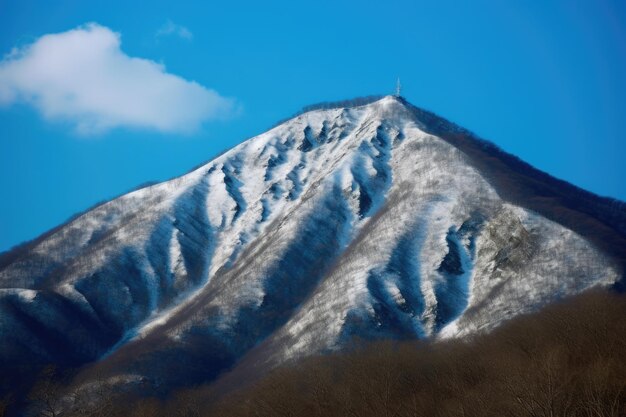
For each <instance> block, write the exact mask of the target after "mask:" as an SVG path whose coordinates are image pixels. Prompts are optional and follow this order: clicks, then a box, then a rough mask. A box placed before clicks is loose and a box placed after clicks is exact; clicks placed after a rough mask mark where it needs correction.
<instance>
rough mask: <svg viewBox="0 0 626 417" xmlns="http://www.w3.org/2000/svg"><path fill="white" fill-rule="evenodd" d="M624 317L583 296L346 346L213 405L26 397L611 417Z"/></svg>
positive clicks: (616, 404) (43, 406) (46, 397)
mask: <svg viewBox="0 0 626 417" xmlns="http://www.w3.org/2000/svg"><path fill="white" fill-rule="evenodd" d="M625 317H626V296H625V295H617V294H610V293H607V292H601V291H592V292H589V293H587V294H583V295H581V296H578V297H576V298H573V299H570V300H567V301H564V302H560V303H557V304H555V305H552V306H550V307H548V308H546V309H545V310H543V311H541V312H539V313H535V314H532V315H528V316H524V317H520V318H517V319H515V320H513V321H510V322H508V323H506V324H505V325H503V326H502V327H500V328H499V329H497V330H495V331H493V332H492V333H489V334H482V335H478V336H474V337H472V338H468V339H464V340H449V341H439V342H415V341H412V342H390V341H381V342H374V343H356V344H355V347H354V348H353V349H352V350H351V351H349V352H342V353H336V354H331V355H326V356H321V357H314V358H309V359H307V360H304V361H301V362H299V363H297V364H294V365H291V366H284V367H281V368H278V369H276V370H274V371H272V372H271V373H270V374H269V375H266V376H265V377H264V378H262V379H261V380H259V381H258V382H256V383H254V384H251V385H249V386H248V387H246V388H243V389H240V390H239V391H237V392H234V393H231V394H229V395H226V396H220V398H219V399H216V398H217V396H216V392H215V390H214V388H213V387H212V386H206V387H198V388H193V389H188V390H185V391H181V392H177V393H175V394H173V395H172V396H171V397H169V398H167V399H156V398H143V399H132V398H129V397H128V396H127V395H125V394H122V393H119V392H116V390H115V389H114V388H113V387H112V386H108V385H106V384H104V383H101V382H99V383H95V384H94V385H93V387H92V388H91V389H89V390H86V391H85V390H82V391H79V392H76V393H74V394H71V395H68V394H65V400H64V404H65V405H63V406H59V404H60V403H58V402H55V400H53V399H52V398H51V396H50V394H51V393H53V392H54V391H55V390H56V389H57V388H56V386H55V385H54V384H51V383H50V381H49V378H48V379H47V376H46V375H44V377H45V378H42V380H41V381H40V383H39V384H38V385H37V387H38V388H37V387H36V388H35V390H34V391H33V394H31V397H30V398H31V400H32V401H33V404H34V405H37V407H38V410H40V412H41V414H40V415H65V416H87V415H89V416H94V417H96V416H138V417H139V416H142V417H156V416H181V417H200V416H214V415H215V416H233V417H237V416H272V417H280V416H285V417H286V416H294V417H296V416H297V417H306V416H363V417H367V416H386V417H392V416H393V417H396V416H398V417H400V416H407V417H408V416H414V417H420V416H424V417H426V416H428V417H437V416H441V417H444V416H446V417H447V416H461V417H470V416H481V417H488V416H498V417H500V416H511V417H517V416H520V417H521V416H531V417H557V416H563V417H565V416H567V417H569V416H581V417H583V416H584V417H619V416H626V377H625V375H626V321H625V320H624V318H625ZM48 372H49V371H48ZM47 375H48V376H49V374H47ZM95 404H98V407H97V408H96V407H94V405H95ZM55 407H56V408H55ZM51 410H54V412H55V413H58V412H59V411H61V410H64V411H65V412H62V413H60V414H50V412H51Z"/></svg>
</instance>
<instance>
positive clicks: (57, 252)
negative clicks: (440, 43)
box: [0, 96, 626, 389]
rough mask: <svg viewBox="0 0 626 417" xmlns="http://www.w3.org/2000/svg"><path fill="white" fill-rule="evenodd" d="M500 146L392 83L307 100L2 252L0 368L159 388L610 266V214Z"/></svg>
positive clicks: (549, 289)
mask: <svg viewBox="0 0 626 417" xmlns="http://www.w3.org/2000/svg"><path fill="white" fill-rule="evenodd" d="M314 110H317V111H314ZM512 158H513V157H511V156H507V155H506V154H503V153H501V152H500V151H498V150H497V148H494V147H489V146H485V145H484V142H481V141H478V140H477V139H476V138H475V137H473V136H472V135H469V134H467V132H466V131H465V130H463V129H461V128H458V127H456V126H455V125H453V124H452V123H450V122H447V121H445V120H444V119H441V118H439V117H437V116H435V115H433V114H432V113H428V112H426V111H424V110H421V109H418V108H416V107H414V106H412V105H411V104H410V103H408V102H407V101H406V100H405V99H404V98H402V97H396V96H384V97H380V96H378V97H368V98H364V99H355V100H350V101H346V102H339V103H325V104H321V105H316V106H309V107H308V108H305V113H302V114H300V115H299V116H296V117H294V118H292V119H290V120H289V121H287V122H285V123H282V124H279V125H277V126H276V127H274V128H273V129H271V130H269V131H267V132H265V133H263V134H261V135H259V136H257V137H254V138H252V139H250V140H248V141H246V142H243V143H241V144H240V145H238V146H236V147H235V148H233V149H231V150H230V151H228V152H226V153H225V154H223V155H221V156H219V157H218V158H216V159H214V160H213V161H211V162H209V163H208V164H206V165H204V166H202V167H200V168H198V169H196V170H194V171H192V172H190V173H188V174H186V175H183V176H181V177H179V178H175V179H173V180H170V181H167V182H164V183H160V184H156V185H153V186H150V187H146V188H143V189H141V190H138V191H135V192H132V193H129V194H127V195H124V196H122V197H120V198H117V199H115V200H112V201H110V202H108V203H106V204H103V205H101V206H99V207H97V208H95V209H94V210H91V211H89V212H87V213H85V214H83V215H81V216H80V217H78V218H76V219H74V220H73V221H71V222H69V223H68V224H66V225H63V226H62V227H60V228H58V229H57V230H54V231H52V232H50V233H48V234H46V235H44V236H42V237H41V238H40V239H38V240H36V241H34V242H33V243H31V244H29V245H26V246H25V247H23V248H21V249H20V251H19V252H16V253H13V254H10V256H7V257H6V259H8V261H6V262H5V264H4V266H3V267H2V268H1V269H0V288H2V289H0V330H1V332H2V334H5V335H10V336H9V337H7V339H6V340H5V341H4V342H5V343H3V344H2V345H0V361H1V362H0V365H1V367H2V368H1V369H5V370H7V372H8V373H9V374H10V373H11V372H14V373H15V374H16V375H20V372H22V369H23V368H22V365H23V364H24V363H48V362H55V363H62V364H66V365H67V364H70V365H71V366H79V365H81V366H82V365H85V364H86V363H90V362H93V364H92V366H86V367H85V369H87V371H85V372H87V374H86V375H83V377H84V378H87V379H89V378H90V376H89V372H92V371H93V372H94V373H99V374H103V375H107V376H108V377H111V378H114V380H116V381H118V382H119V381H121V382H128V383H129V384H132V383H134V382H136V381H139V380H145V381H148V382H149V383H150V384H153V386H154V387H155V389H156V387H160V388H159V389H170V388H174V387H177V386H181V385H185V384H195V383H200V382H205V381H208V380H212V379H214V378H216V376H217V375H219V373H220V372H222V371H223V370H225V369H228V368H231V367H234V366H244V365H243V364H242V363H244V364H245V362H241V361H242V358H244V357H246V358H251V357H252V358H260V359H259V361H260V362H259V363H262V364H263V365H262V367H271V366H274V365H277V364H280V363H283V362H284V361H286V360H289V359H290V358H299V357H303V356H307V355H311V354H314V353H319V352H324V351H328V350H333V349H341V348H342V347H344V346H345V345H346V344H347V343H348V342H349V340H350V339H351V338H352V337H354V336H357V337H360V338H366V339H376V338H429V337H432V338H437V337H463V336H464V335H467V334H471V333H474V332H477V331H484V330H489V329H492V328H493V327H495V326H497V325H499V324H500V323H501V322H502V321H503V320H506V319H507V318H510V317H513V316H515V315H518V314H522V313H525V312H528V311H532V310H534V309H536V308H537V307H538V306H541V305H544V304H545V303H548V302H550V301H551V300H553V299H555V298H558V297H560V296H563V295H567V294H573V293H577V292H580V291H582V290H584V289H586V288H589V287H591V286H596V285H611V284H613V283H615V282H616V281H618V280H619V279H620V277H621V276H622V274H623V273H624V264H625V262H624V259H626V258H622V257H621V256H622V255H623V253H622V252H623V248H626V245H625V244H624V239H625V237H624V235H626V233H625V232H624V231H623V230H622V229H620V227H622V226H620V225H623V224H626V221H625V219H624V215H623V212H622V213H621V214H620V213H619V211H618V212H617V213H616V212H615V211H614V210H613V208H612V207H614V206H613V205H611V203H610V202H607V201H605V200H603V199H599V198H597V197H595V196H591V195H586V194H585V195H584V197H585V198H584V201H583V200H581V201H576V200H572V198H571V197H570V198H569V199H565V198H562V196H561V194H560V192H561V191H560V190H562V189H564V187H566V185H563V184H562V183H560V182H557V180H554V179H552V178H551V177H548V176H545V174H543V175H542V174H541V173H538V171H536V170H535V171H533V170H532V169H531V168H529V167H527V166H525V165H520V162H519V160H516V159H512ZM516 161H517V162H516ZM570 187H571V186H570ZM535 193H536V194H537V195H540V196H541V198H539V199H538V198H536V195H535ZM570 195H579V194H573V193H572V194H570ZM547 200H549V201H550V202H553V206H549V205H547V204H546V203H545V202H546V201H547ZM537 202H540V203H541V204H539V203H537ZM532 204H534V206H531V205H532ZM562 213H568V215H567V216H561V215H560V214H562ZM589 241H592V242H594V243H596V242H598V243H597V244H596V245H594V244H591V243H589ZM603 242H604V243H603ZM602 244H604V245H605V246H602ZM615 248H617V249H615ZM573 255H576V256H573ZM9 329H10V330H9ZM41 329H46V331H42V330H41ZM23 346H32V349H31V350H29V351H27V352H24V351H23ZM59 346H62V348H59ZM199 352H201V353H199ZM172 357H177V358H185V360H184V361H181V363H179V364H178V365H179V371H178V372H176V373H171V372H166V367H165V368H164V367H162V366H160V365H161V364H162V363H167V361H171V358H172ZM68 366H69V365H68ZM94 368H96V369H94ZM255 369H256V368H255ZM6 380H7V381H8V380H11V378H7V379H6Z"/></svg>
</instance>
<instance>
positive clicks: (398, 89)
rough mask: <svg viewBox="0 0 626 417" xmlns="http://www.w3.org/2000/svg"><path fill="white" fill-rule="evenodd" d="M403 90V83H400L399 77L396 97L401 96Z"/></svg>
mask: <svg viewBox="0 0 626 417" xmlns="http://www.w3.org/2000/svg"><path fill="white" fill-rule="evenodd" d="M401 92H402V84H400V77H398V80H397V81H396V97H401V94H400V93H401Z"/></svg>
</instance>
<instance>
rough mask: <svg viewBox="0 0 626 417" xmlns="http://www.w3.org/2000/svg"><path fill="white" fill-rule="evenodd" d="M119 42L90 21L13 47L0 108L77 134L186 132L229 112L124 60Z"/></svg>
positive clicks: (145, 64)
mask: <svg viewBox="0 0 626 417" xmlns="http://www.w3.org/2000/svg"><path fill="white" fill-rule="evenodd" d="M120 39H121V38H120V34H118V33H115V32H113V31H111V30H110V29H109V28H107V27H104V26H100V25H98V24H95V23H90V24H88V25H85V26H81V27H79V28H76V29H73V30H70V31H67V32H63V33H57V34H49V35H44V36H42V37H41V38H39V39H37V40H36V41H35V42H34V43H32V44H30V45H28V46H26V47H23V48H19V49H14V50H13V51H11V53H10V54H8V55H7V56H6V57H5V58H4V59H3V60H2V61H0V105H5V106H8V105H11V104H14V103H16V102H25V103H28V104H30V105H32V106H33V107H35V108H36V109H38V110H39V111H40V112H41V113H42V114H43V115H44V117H45V118H47V119H49V120H65V121H69V122H71V123H73V124H74V126H75V128H76V129H77V131H79V132H81V133H94V132H96V133H97V132H102V131H107V130H109V129H112V128H117V127H131V128H142V129H151V130H157V131H162V132H177V133H178V132H183V133H184V132H193V131H194V130H196V129H198V128H199V126H200V125H201V124H202V123H203V122H205V121H207V120H211V119H215V118H223V117H228V116H230V115H232V114H233V112H234V101H233V100H232V99H228V98H224V97H222V96H221V95H219V94H218V93H217V92H216V91H214V90H211V89H209V88H206V87H204V86H202V85H200V84H198V83H197V82H195V81H188V80H185V79H184V78H181V77H179V76H177V75H174V74H171V73H168V72H166V70H165V67H164V66H163V65H161V64H158V63H156V62H154V61H150V60H147V59H142V58H136V57H131V56H128V55H126V54H125V53H124V52H123V51H122V50H121V49H120V45H121V40H120Z"/></svg>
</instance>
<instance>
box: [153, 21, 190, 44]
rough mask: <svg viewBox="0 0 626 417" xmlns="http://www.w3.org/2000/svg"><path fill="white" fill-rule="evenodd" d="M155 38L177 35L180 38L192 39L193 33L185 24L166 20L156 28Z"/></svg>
mask: <svg viewBox="0 0 626 417" xmlns="http://www.w3.org/2000/svg"><path fill="white" fill-rule="evenodd" d="M156 36H157V38H160V37H163V36H178V37H179V38H181V39H184V40H187V41H190V40H192V39H193V33H191V31H190V30H189V29H187V28H186V27H185V26H181V25H177V24H176V23H174V22H172V21H171V20H168V21H167V22H165V23H164V24H163V26H161V27H160V28H159V30H157V33H156Z"/></svg>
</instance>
